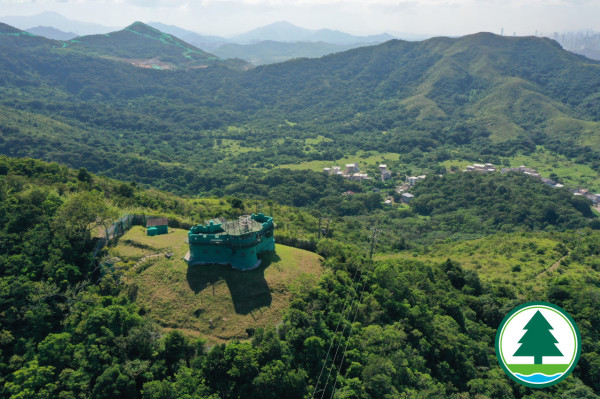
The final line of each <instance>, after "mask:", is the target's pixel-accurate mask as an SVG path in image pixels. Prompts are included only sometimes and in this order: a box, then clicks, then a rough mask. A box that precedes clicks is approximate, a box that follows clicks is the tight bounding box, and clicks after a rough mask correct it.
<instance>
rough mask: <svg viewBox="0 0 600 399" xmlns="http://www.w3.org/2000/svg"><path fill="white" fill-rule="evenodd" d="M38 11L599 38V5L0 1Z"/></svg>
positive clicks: (173, 21) (212, 23)
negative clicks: (589, 32) (588, 34)
mask: <svg viewBox="0 0 600 399" xmlns="http://www.w3.org/2000/svg"><path fill="white" fill-rule="evenodd" d="M44 11H53V12H57V13H59V14H62V15H64V16H65V17H67V18H70V19H74V20H80V21H86V22H94V23H97V24H102V25H106V26H112V27H118V28H122V27H124V26H127V25H129V24H131V23H132V22H134V21H143V22H162V23H165V24H170V25H177V26H179V27H181V28H184V29H188V30H191V31H195V32H198V33H203V34H214V35H220V36H232V35H235V34H238V33H243V32H246V31H248V30H251V29H253V28H256V27H259V26H264V25H268V24H270V23H273V22H277V21H288V22H291V23H293V24H295V25H298V26H301V27H303V28H309V29H320V28H330V29H337V30H341V31H344V32H348V33H352V34H359V35H364V34H378V33H384V32H387V33H391V34H396V35H398V34H407V33H408V34H415V35H427V36H440V35H443V36H460V35H465V34H470V33H475V32H482V31H487V32H493V33H498V34H499V33H501V31H502V29H503V32H504V34H505V35H513V34H516V35H517V36H525V35H534V34H536V32H537V34H538V35H542V34H543V35H548V36H549V35H551V34H552V33H553V32H561V33H562V32H568V31H580V30H595V31H600V0H0V17H2V16H16V15H34V14H38V13H41V12H44Z"/></svg>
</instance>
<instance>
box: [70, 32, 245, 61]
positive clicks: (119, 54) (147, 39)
mask: <svg viewBox="0 0 600 399" xmlns="http://www.w3.org/2000/svg"><path fill="white" fill-rule="evenodd" d="M62 47H63V48H64V49H68V50H73V51H76V52H80V53H84V54H87V55H93V56H99V57H106V58H111V59H115V60H120V61H126V62H129V63H131V64H133V65H136V66H139V67H144V68H153V69H173V68H205V67H207V66H208V65H213V64H216V63H222V64H225V62H223V61H221V60H220V59H219V58H218V57H216V56H214V55H212V54H209V53H206V52H204V51H202V50H200V49H198V48H196V47H194V46H192V45H190V44H188V43H186V42H184V41H182V40H180V39H177V38H176V37H174V36H171V35H169V34H166V33H163V32H161V31H159V30H157V29H154V28H152V27H150V26H148V25H146V24H144V23H142V22H134V23H133V24H131V25H129V26H128V27H127V28H125V29H123V30H120V31H117V32H112V33H107V34H105V35H91V36H80V37H77V38H76V39H73V40H69V41H66V42H64V44H63V46H62ZM241 64H242V63H240V65H241Z"/></svg>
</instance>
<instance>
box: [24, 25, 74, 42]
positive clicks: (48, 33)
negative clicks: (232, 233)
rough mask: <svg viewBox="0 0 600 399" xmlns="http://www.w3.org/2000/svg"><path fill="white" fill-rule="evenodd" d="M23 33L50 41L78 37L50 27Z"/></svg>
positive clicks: (31, 29) (32, 29)
mask: <svg viewBox="0 0 600 399" xmlns="http://www.w3.org/2000/svg"><path fill="white" fill-rule="evenodd" d="M25 31H26V32H29V33H33V34H34V35H38V36H43V37H45V38H47V39H52V40H71V39H74V38H76V37H77V36H78V35H77V34H76V33H73V32H63V31H61V30H58V29H55V28H53V27H51V26H36V27H35V28H29V29H26V30H25Z"/></svg>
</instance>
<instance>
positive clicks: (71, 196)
mask: <svg viewBox="0 0 600 399" xmlns="http://www.w3.org/2000/svg"><path fill="white" fill-rule="evenodd" d="M0 160H1V162H0V198H1V199H2V202H1V206H0V220H1V222H2V223H1V226H2V229H1V230H0V240H1V243H2V245H1V246H0V248H1V251H0V265H1V266H2V267H1V268H0V270H1V271H2V272H1V274H0V285H1V286H2V287H3V289H2V290H1V291H0V292H1V294H0V309H1V310H0V311H1V312H2V314H3V317H2V320H1V325H0V326H1V335H0V337H1V338H2V339H1V341H0V350H1V352H0V367H1V369H0V370H1V373H0V383H1V388H0V389H1V391H0V392H2V395H3V396H5V397H10V398H24V397H48V398H50V397H62V398H77V397H93V398H133V397H140V398H155V399H157V398H172V397H190V398H211V399H212V398H217V397H221V398H253V397H255V398H270V397H272V398H279V397H283V396H285V397H289V398H305V397H308V396H310V395H311V394H313V393H314V392H315V391H320V390H325V392H326V393H327V395H334V397H340V398H341V397H343V398H368V397H397V396H404V395H408V396H414V395H416V396H420V395H429V396H454V397H468V396H469V395H470V396H477V395H482V396H486V397H498V398H500V397H525V396H526V397H539V398H550V397H563V398H581V397H590V398H591V397H595V396H594V393H593V392H594V391H595V392H599V391H600V386H599V385H598V378H597V377H598V375H599V374H598V373H599V372H600V369H599V367H598V365H599V364H600V355H599V354H598V353H599V352H600V349H599V348H598V342H600V341H599V340H598V334H599V331H598V326H600V320H596V319H597V312H596V308H597V306H598V304H597V303H596V302H595V301H596V298H597V297H598V289H599V288H598V287H600V281H599V279H598V275H597V272H596V270H597V269H598V260H597V259H598V249H597V248H598V247H597V245H595V243H597V241H598V239H599V238H600V236H599V235H598V233H594V232H592V231H591V230H586V231H585V232H584V233H582V234H581V235H579V236H573V235H570V234H568V233H566V234H564V235H562V236H556V238H555V240H557V241H555V242H556V243H557V244H556V251H558V253H560V254H565V255H564V256H565V259H566V258H568V259H569V263H570V266H569V268H565V269H564V270H563V271H562V273H563V274H562V276H560V275H558V277H556V278H551V277H550V278H549V279H548V278H546V277H543V280H540V284H541V282H542V281H543V282H544V284H547V285H541V286H540V288H542V290H541V291H538V290H537V289H536V290H532V291H525V292H528V294H526V295H527V296H526V297H521V295H522V294H521V293H519V296H517V295H516V294H515V287H514V286H513V285H512V284H510V283H508V282H503V281H495V282H489V281H488V280H487V279H486V280H485V281H482V279H481V278H480V277H479V275H478V273H477V272H476V271H475V270H471V269H464V268H463V267H461V265H460V264H459V263H457V262H456V261H453V260H450V259H448V260H446V261H442V262H437V263H433V264H432V263H427V262H424V261H422V260H419V259H418V258H416V259H411V260H401V259H390V260H376V261H369V260H367V259H366V258H365V257H364V256H362V255H360V252H361V251H357V248H356V247H354V246H353V245H351V244H344V243H342V242H340V241H337V240H335V239H330V238H326V239H321V240H320V241H319V242H318V245H317V251H318V252H319V253H320V254H322V255H323V256H324V257H325V260H324V265H325V267H326V268H327V270H328V271H327V273H326V274H325V275H324V277H323V278H322V279H321V280H320V281H319V282H318V284H317V285H315V286H314V287H310V286H306V287H304V288H303V289H302V290H300V291H298V292H297V293H296V294H295V295H294V299H293V301H292V302H291V305H290V307H289V309H288V310H287V311H286V312H285V316H284V318H283V323H282V324H281V326H279V327H278V328H277V329H274V328H267V329H258V330H256V331H252V334H251V335H252V337H251V338H250V339H249V340H248V341H244V342H239V341H234V342H231V343H228V344H226V345H217V346H214V347H212V348H211V349H210V350H209V348H207V347H206V346H205V341H203V340H202V339H197V338H192V337H190V336H188V335H185V334H182V333H181V332H180V331H179V330H177V329H175V330H170V331H169V330H165V329H163V328H162V327H161V326H159V325H157V324H156V323H155V322H153V321H152V319H151V318H147V317H144V313H145V311H144V309H142V308H140V307H139V306H137V305H136V304H135V301H134V296H132V291H131V290H130V289H128V287H127V286H126V285H123V284H119V283H118V280H115V279H116V277H115V276H114V275H112V274H110V273H107V274H103V273H100V270H98V268H97V267H94V262H92V259H91V250H92V249H93V243H94V240H95V239H94V238H93V236H92V234H91V231H90V230H89V226H93V225H94V224H96V223H101V221H102V220H104V218H109V219H110V218H115V217H117V216H118V215H119V214H120V212H123V210H122V208H121V207H122V206H123V205H122V204H128V206H132V205H134V204H137V206H142V207H143V206H145V205H144V203H149V204H150V203H151V204H152V205H151V207H152V208H143V209H146V212H156V211H157V210H158V211H160V210H161V209H162V212H168V213H170V214H171V215H172V217H174V218H177V217H178V218H185V217H189V216H190V214H189V213H188V212H190V210H193V209H198V204H196V206H194V203H190V200H183V199H180V198H177V197H174V196H172V195H170V194H166V193H158V192H155V191H145V190H141V189H140V188H139V187H135V186H131V185H127V184H124V183H119V182H115V181H111V180H107V179H103V178H99V177H98V176H94V175H92V174H90V173H88V172H87V171H85V169H81V170H79V171H74V170H69V169H67V168H66V167H64V166H60V165H58V164H46V163H43V162H39V161H34V160H14V159H11V158H2V159H0ZM452 178H454V179H456V177H450V178H448V179H446V180H451V179H452ZM465 178H467V179H471V180H473V183H472V184H477V182H478V180H479V179H481V177H477V176H469V177H465ZM511 179H516V177H514V176H513V177H512V178H511ZM443 181H444V179H442V180H437V179H436V180H433V181H432V182H430V183H428V184H429V186H430V187H433V186H436V185H442V187H443V184H442V183H443ZM490 181H492V182H493V180H490ZM529 190H533V191H535V190H540V189H539V188H536V187H534V188H529ZM517 191H518V190H517ZM542 191H543V190H542ZM74 204H75V205H76V208H77V209H82V208H85V209H87V211H86V212H85V213H86V214H87V215H88V218H89V219H88V221H89V222H90V224H89V225H80V227H77V225H74V224H73V222H74V221H76V220H77V218H74V217H73V216H74V215H72V209H73V207H72V206H73V205H74ZM208 204H209V202H205V205H208ZM233 206H237V207H239V206H244V205H243V203H242V202H241V201H228V202H227V201H226V202H221V205H219V201H216V202H214V205H213V208H211V207H210V206H209V207H208V208H205V212H207V213H210V212H219V210H220V211H221V212H222V211H226V212H230V211H232V210H233V209H234V208H233ZM219 207H221V208H219ZM139 209H142V208H139ZM436 209H440V210H443V209H444V207H443V206H442V207H439V208H436ZM292 212H294V213H297V215H296V218H298V219H301V217H300V215H301V214H302V212H301V211H294V210H291V209H288V210H286V213H287V214H289V213H292ZM434 212H435V210H434V211H431V213H434ZM196 217H201V216H200V215H197V216H196ZM296 228H298V229H299V230H302V229H304V227H301V225H297V227H296ZM519 234H520V233H519ZM519 237H520V238H519ZM535 237H536V236H535V235H533V236H531V238H529V236H528V235H521V236H515V239H520V240H521V241H523V240H525V241H526V240H530V239H532V240H535V239H536V238H535ZM505 239H506V238H505ZM532 242H533V241H532ZM540 249H543V248H540ZM538 252H539V251H538ZM559 256H560V255H559ZM569 263H565V264H569ZM563 267H564V266H563ZM571 269H572V270H573V271H570V270H571ZM526 300H550V301H552V302H553V303H557V304H559V305H560V306H562V307H564V308H565V309H567V310H568V311H569V312H570V313H571V314H572V315H573V317H574V318H575V320H576V322H577V323H578V324H579V328H580V329H581V332H582V337H583V345H584V349H583V355H582V357H581V360H580V362H579V366H578V367H577V368H576V369H575V373H574V375H573V376H572V377H570V378H568V379H567V380H565V381H564V382H563V383H561V384H559V385H557V386H554V387H552V388H549V389H545V390H534V389H531V388H525V387H523V386H520V385H517V384H515V383H514V382H512V381H511V380H510V379H508V378H507V377H506V376H505V375H504V374H503V372H502V371H501V369H500V368H499V366H498V364H497V361H496V357H495V354H494V348H493V342H494V335H495V331H496V330H495V329H496V328H497V326H498V323H499V322H500V320H501V319H502V317H503V316H504V315H505V314H506V313H507V312H508V311H509V310H510V309H512V308H513V307H514V306H515V305H517V304H519V303H522V302H523V301H526ZM330 347H333V349H334V350H335V352H334V350H330V351H328V348H329V349H331V348H330ZM335 348H337V349H335ZM328 353H329V355H327V354H328ZM334 353H336V355H334ZM323 370H324V372H323ZM329 373H330V375H327V374H329ZM326 375H327V377H325V376H326ZM319 377H320V378H319Z"/></svg>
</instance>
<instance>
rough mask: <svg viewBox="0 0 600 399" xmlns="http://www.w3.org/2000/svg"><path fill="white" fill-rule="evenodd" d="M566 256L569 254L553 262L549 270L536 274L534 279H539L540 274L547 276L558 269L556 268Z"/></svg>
mask: <svg viewBox="0 0 600 399" xmlns="http://www.w3.org/2000/svg"><path fill="white" fill-rule="evenodd" d="M567 256H569V254H567V255H565V256H563V257H562V258H560V259H559V260H557V261H556V262H554V263H553V264H552V266H550V267H549V268H547V269H546V270H544V271H543V272H541V273H540V274H538V275H537V276H536V277H537V278H540V277H541V276H542V274H548V273H550V272H553V271H554V270H556V269H558V267H559V266H560V262H562V261H563V260H564V259H565V258H566V257H567Z"/></svg>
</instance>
